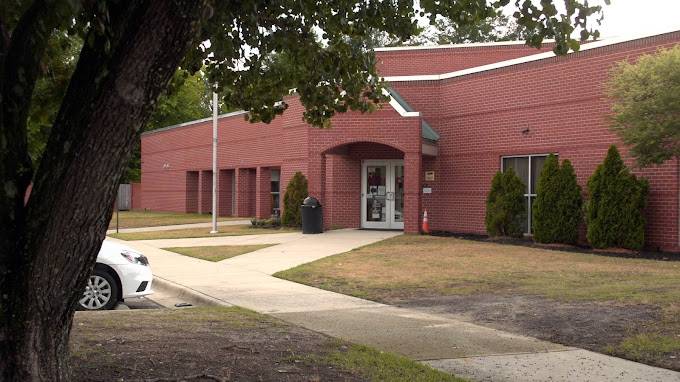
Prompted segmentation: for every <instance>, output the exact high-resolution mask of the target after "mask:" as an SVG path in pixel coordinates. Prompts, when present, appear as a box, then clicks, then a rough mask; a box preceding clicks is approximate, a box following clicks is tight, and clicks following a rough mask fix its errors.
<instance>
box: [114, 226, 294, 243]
mask: <svg viewBox="0 0 680 382" xmlns="http://www.w3.org/2000/svg"><path fill="white" fill-rule="evenodd" d="M217 229H218V231H219V232H218V233H215V234H211V233H210V228H186V229H174V230H169V231H149V232H127V233H112V234H109V236H111V237H114V238H116V239H121V240H153V239H181V238H190V237H214V236H240V235H263V234H269V233H286V232H296V230H294V229H290V228H252V227H251V226H250V225H230V226H221V227H217Z"/></svg>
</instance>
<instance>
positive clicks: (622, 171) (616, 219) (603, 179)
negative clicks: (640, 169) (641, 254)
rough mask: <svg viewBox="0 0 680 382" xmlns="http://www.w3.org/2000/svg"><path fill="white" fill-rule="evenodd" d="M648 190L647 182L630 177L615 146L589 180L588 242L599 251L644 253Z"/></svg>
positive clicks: (587, 208)
mask: <svg viewBox="0 0 680 382" xmlns="http://www.w3.org/2000/svg"><path fill="white" fill-rule="evenodd" d="M648 189H649V186H648V184H647V181H646V180H645V179H641V180H638V179H637V178H636V177H635V175H633V174H631V173H630V171H629V170H628V168H627V167H626V165H625V164H624V163H623V160H622V159H621V155H619V151H618V150H617V149H616V146H614V145H612V146H611V147H610V148H609V151H608V152H607V157H606V158H605V160H604V162H603V163H602V164H601V165H599V166H598V167H597V170H595V173H594V174H593V175H592V176H591V177H590V179H589V180H588V193H589V196H590V198H589V200H588V202H587V204H586V219H587V223H588V242H590V244H591V245H592V246H593V247H595V248H611V247H619V248H629V249H636V250H639V249H641V248H642V247H643V246H644V243H645V219H644V216H643V214H642V210H643V208H644V207H645V204H646V201H647V193H648Z"/></svg>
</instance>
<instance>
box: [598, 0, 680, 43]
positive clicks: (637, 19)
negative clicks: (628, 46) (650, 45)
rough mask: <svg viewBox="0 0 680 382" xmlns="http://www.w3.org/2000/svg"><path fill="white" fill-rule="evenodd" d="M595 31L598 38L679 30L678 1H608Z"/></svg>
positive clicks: (679, 11)
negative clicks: (600, 23) (608, 3)
mask: <svg viewBox="0 0 680 382" xmlns="http://www.w3.org/2000/svg"><path fill="white" fill-rule="evenodd" d="M592 3H600V4H604V1H603V0H597V1H595V2H591V4H592ZM598 29H599V30H600V32H601V34H602V37H626V36H636V35H647V34H654V33H657V32H667V31H671V30H680V0H611V5H608V6H605V7H604V20H603V21H602V25H601V26H600V28H598Z"/></svg>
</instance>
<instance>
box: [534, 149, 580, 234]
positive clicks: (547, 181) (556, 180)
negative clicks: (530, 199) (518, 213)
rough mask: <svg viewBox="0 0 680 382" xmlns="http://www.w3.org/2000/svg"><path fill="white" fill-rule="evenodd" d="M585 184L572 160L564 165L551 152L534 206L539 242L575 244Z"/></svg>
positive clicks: (537, 189) (540, 178) (535, 232)
mask: <svg viewBox="0 0 680 382" xmlns="http://www.w3.org/2000/svg"><path fill="white" fill-rule="evenodd" d="M582 203H583V201H582V199H581V187H579V185H578V183H577V181H576V173H575V172H574V167H573V166H572V165H571V162H570V161H569V160H565V161H564V162H563V163H562V166H560V164H559V161H558V159H557V157H556V156H555V155H552V154H551V155H549V156H548V158H547V159H546V161H545V164H544V165H543V170H542V171H541V175H540V176H539V178H538V184H537V186H536V199H534V203H533V206H532V214H533V215H532V220H531V221H532V230H533V235H534V240H536V241H537V242H539V243H563V244H575V243H576V241H577V240H578V225H579V223H580V221H581V206H582Z"/></svg>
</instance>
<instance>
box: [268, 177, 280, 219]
mask: <svg viewBox="0 0 680 382" xmlns="http://www.w3.org/2000/svg"><path fill="white" fill-rule="evenodd" d="M269 176H270V184H271V195H272V215H273V216H279V213H280V211H281V207H280V201H281V200H280V191H279V186H280V183H281V170H273V169H272V170H270V171H269Z"/></svg>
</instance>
